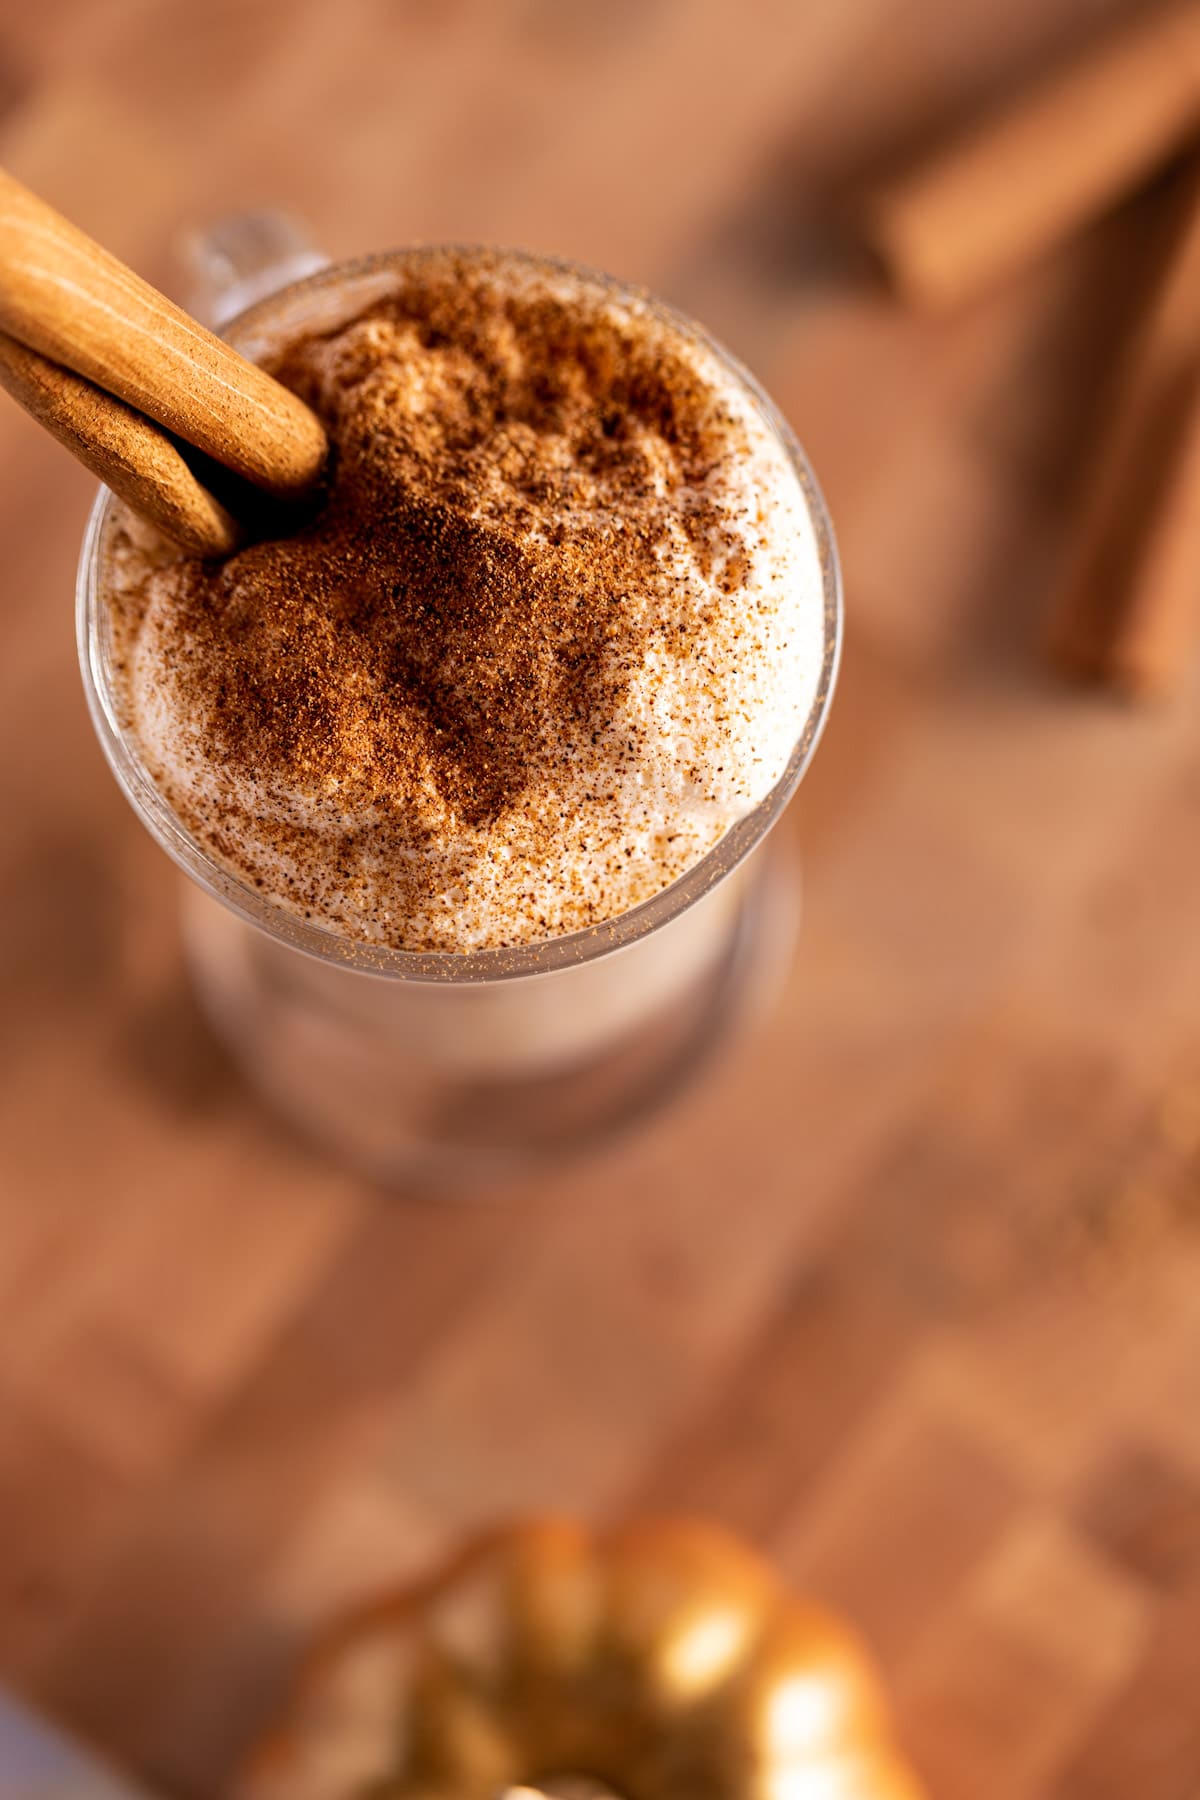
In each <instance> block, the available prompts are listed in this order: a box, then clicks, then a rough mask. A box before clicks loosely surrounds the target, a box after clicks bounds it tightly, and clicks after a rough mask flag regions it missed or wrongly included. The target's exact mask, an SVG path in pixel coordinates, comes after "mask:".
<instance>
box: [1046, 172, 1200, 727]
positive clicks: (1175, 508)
mask: <svg viewBox="0 0 1200 1800" xmlns="http://www.w3.org/2000/svg"><path fill="white" fill-rule="evenodd" d="M1198 623H1200V159H1198V160H1197V163H1196V165H1195V166H1194V167H1193V168H1192V169H1191V170H1189V172H1188V176H1187V179H1186V182H1185V184H1184V189H1183V193H1182V195H1181V198H1180V210H1179V217H1178V220H1177V224H1176V229H1175V233H1174V237H1173V240H1172V245H1171V249H1170V254H1169V256H1168V259H1167V261H1166V264H1165V266H1164V270H1163V273H1162V275H1161V277H1160V279H1159V282H1158V284H1157V286H1156V288H1155V290H1154V293H1153V294H1152V296H1151V300H1150V303H1149V305H1148V307H1147V308H1146V310H1145V312H1144V314H1143V316H1142V318H1141V319H1140V320H1139V322H1138V324H1137V326H1136V327H1135V332H1134V337H1133V341H1132V343H1131V345H1130V348H1129V351H1128V353H1127V356H1126V358H1125V361H1124V365H1123V367H1122V369H1121V370H1120V372H1119V374H1118V377H1117V384H1116V387H1115V390H1114V394H1113V400H1112V404H1111V410H1110V412H1109V416H1108V420H1107V423H1106V425H1105V426H1104V428H1103V429H1102V432H1101V436H1100V439H1099V441H1098V443H1097V445H1096V448H1095V452H1094V457H1093V461H1092V465H1091V468H1090V470H1089V472H1088V474H1087V477H1086V480H1085V484H1084V490H1083V494H1082V496H1081V501H1080V505H1079V510H1078V513H1077V514H1076V517H1075V521H1074V524H1073V527H1072V530H1071V533H1070V537H1069V541H1068V546H1067V551H1066V555H1065V559H1064V569H1063V577H1062V582H1061V585H1060V588H1059V592H1058V594H1057V597H1056V600H1055V604H1054V609H1053V615H1052V622H1051V628H1050V633H1049V640H1048V648H1049V653H1050V656H1051V659H1052V660H1053V662H1054V663H1055V664H1056V665H1057V666H1058V667H1059V668H1060V669H1062V670H1064V671H1065V672H1068V673H1071V674H1074V675H1077V676H1082V677H1084V678H1088V679H1092V680H1096V681H1102V682H1106V683H1108V684H1109V685H1111V686H1113V687H1115V688H1118V689H1120V690H1122V691H1124V692H1126V693H1131V694H1143V695H1153V694H1156V693H1162V692H1164V691H1165V690H1166V689H1168V688H1169V687H1170V686H1171V684H1172V683H1173V681H1174V680H1175V679H1176V678H1177V677H1178V676H1179V675H1180V674H1181V673H1182V670H1183V665H1184V658H1185V654H1186V650H1187V645H1188V640H1189V636H1190V634H1191V632H1192V631H1193V629H1194V628H1195V626H1196V625H1197V624H1198Z"/></svg>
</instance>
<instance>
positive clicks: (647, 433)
mask: <svg viewBox="0 0 1200 1800" xmlns="http://www.w3.org/2000/svg"><path fill="white" fill-rule="evenodd" d="M358 323H359V325H360V327H363V328H365V329H363V330H362V331H360V333H359V334H358V335H357V338H356V340H355V342H354V347H353V349H352V351H351V353H350V354H349V355H347V356H346V357H345V358H344V359H342V360H341V362H340V364H339V366H338V368H337V372H336V376H335V378H334V381H333V383H332V384H331V383H330V382H329V380H328V378H327V377H326V376H324V371H323V369H322V367H321V364H322V358H321V350H322V348H323V342H322V340H321V339H309V340H305V341H303V342H301V343H299V344H296V345H294V346H293V347H292V348H291V349H290V350H289V351H288V352H287V353H286V354H285V355H283V356H282V357H280V358H279V359H278V360H277V361H276V362H275V363H274V364H273V365H272V366H271V372H272V373H273V374H275V375H276V376H277V377H278V378H279V379H280V380H282V381H283V382H284V383H285V384H286V385H287V386H289V387H291V388H292V389H293V390H295V391H296V392H297V393H300V394H301V395H303V397H304V398H305V399H306V400H307V401H308V402H309V404H310V405H311V406H312V407H313V408H314V410H315V411H316V412H317V414H318V416H319V417H320V418H321V420H322V422H323V423H324V425H325V426H326V429H327V430H328V432H329V434H330V437H331V440H332V443H333V445H334V456H335V461H334V466H333V476H332V483H331V491H330V496H329V501H328V504H327V505H326V506H325V507H324V509H323V510H322V512H321V514H320V515H319V517H318V518H317V519H316V520H315V521H314V523H312V524H311V525H310V526H308V527H307V529H305V530H302V531H301V532H299V533H297V534H296V535H295V536H293V537H291V538H289V539H286V540H281V541H273V542H269V543H264V544H257V545H254V546H253V547H251V548H250V549H247V550H244V551H242V552H241V553H240V554H238V555H235V556H232V557H229V558H228V559H227V560H226V561H225V562H224V563H223V564H220V565H216V566H214V565H213V564H211V563H204V562H198V561H192V562H187V563H184V564H181V565H180V566H179V568H178V570H177V572H176V573H175V575H174V579H175V580H176V581H177V582H178V585H179V593H178V598H179V602H180V605H181V607H182V608H183V609H184V612H185V614H186V620H187V626H188V629H189V631H190V632H191V633H192V635H193V637H194V641H195V643H196V644H197V646H205V647H206V648H209V649H211V652H212V655H213V657H214V658H216V659H219V662H220V666H221V681H220V689H219V693H218V695H217V703H216V705H215V707H214V708H213V709H212V712H211V714H210V717H211V718H212V721H213V724H214V727H215V728H216V730H217V732H218V734H219V742H218V744H216V745H215V746H214V749H215V750H216V751H217V752H218V754H219V755H220V756H221V757H222V758H223V759H225V760H226V761H227V762H228V763H229V764H230V765H231V766H233V767H244V768H247V769H250V768H253V770H254V771H255V772H256V773H257V774H259V775H261V774H262V773H263V772H264V771H268V770H270V771H274V772H279V773H283V772H288V771H293V770H296V771H299V772H301V773H302V775H303V777H304V781H305V784H306V785H307V784H311V783H316V784H320V785H328V784H331V783H337V784H338V786H339V788H341V789H343V790H348V789H354V790H358V791H359V792H361V791H362V790H364V789H366V790H369V793H370V795H371V797H372V798H374V799H379V798H380V797H383V796H386V795H387V794H389V793H394V792H404V791H406V790H407V789H409V788H410V787H411V786H412V784H414V783H425V782H428V783H432V784H433V786H434V787H435V788H436V790H437V792H438V794H439V796H440V798H441V799H442V800H443V801H444V802H445V804H446V805H447V806H448V807H449V808H450V809H451V810H452V812H453V813H454V814H455V816H456V817H459V818H461V819H463V820H464V821H466V822H468V823H470V824H479V823H481V822H483V821H486V820H488V819H491V818H494V817H495V816H496V815H497V814H498V813H499V811H500V810H501V809H502V808H504V807H506V806H509V805H511V804H513V803H514V801H516V800H517V799H518V798H519V796H520V794H521V791H522V789H523V788H524V786H525V784H526V782H527V781H528V779H529V778H530V774H531V771H534V770H535V769H540V768H542V767H543V766H544V764H545V761H546V760H547V759H551V760H553V759H556V758H561V757H563V756H571V755H573V754H575V753H576V751H577V747H578V745H579V743H580V741H581V740H582V741H584V742H586V740H587V735H588V731H589V726H590V721H591V720H593V719H594V718H604V717H607V716H608V715H609V714H610V713H611V709H612V707H613V704H614V702H615V699H616V697H617V694H618V693H619V691H620V688H621V685H622V677H623V672H624V670H623V660H624V655H625V653H627V652H628V651H629V649H630V648H636V646H631V645H630V644H628V643H627V642H625V641H623V639H624V638H625V636H626V630H627V617H626V609H625V607H624V604H623V603H624V601H625V599H626V596H627V595H628V594H629V593H630V591H631V590H634V591H637V590H640V589H643V588H644V587H645V585H646V581H647V577H648V575H652V574H653V572H654V570H653V567H652V565H653V559H654V555H655V549H656V546H657V545H658V543H659V542H660V541H661V538H662V536H663V533H664V531H665V530H666V529H667V521H668V520H669V519H671V518H675V519H678V520H680V521H681V522H682V524H683V527H684V529H685V531H686V532H687V534H688V537H689V539H690V540H691V542H692V544H693V546H694V548H696V549H698V550H699V551H700V552H701V553H702V554H703V555H705V556H706V557H708V556H710V550H709V546H710V543H711V541H712V538H713V535H714V532H715V531H716V529H717V528H718V526H719V524H720V515H719V512H718V510H717V509H716V508H715V507H714V506H707V507H706V506H705V505H704V504H703V502H702V501H699V500H696V499H694V498H693V500H692V503H691V504H690V505H689V506H688V507H687V508H686V509H681V510H679V511H675V510H674V508H672V507H670V506H669V505H668V506H664V505H663V501H664V500H667V501H668V502H669V501H670V499H671V497H672V495H673V494H674V493H675V492H676V491H677V490H678V489H680V488H681V487H682V486H686V487H688V488H689V489H692V490H693V494H694V492H695V490H696V489H697V486H698V484H699V483H701V482H702V481H703V478H704V475H705V473H706V472H707V470H708V469H709V468H710V467H711V465H712V463H713V461H714V460H715V458H716V456H717V455H718V454H719V453H720V451H721V449H722V447H723V446H724V445H725V443H726V442H727V438H728V422H727V421H726V420H724V419H722V418H721V417H720V416H719V415H718V416H716V417H714V400H713V394H712V390H711V388H709V387H707V386H706V385H705V384H704V383H702V382H701V381H700V380H699V379H698V377H697V376H696V374H695V372H694V370H693V369H692V368H691V367H690V366H689V365H688V364H687V363H686V362H685V361H684V360H683V359H682V358H680V357H675V358H672V357H671V356H670V355H669V354H664V352H663V347H662V344H661V342H658V341H654V340H650V341H647V339H646V338H645V337H644V336H639V335H638V334H636V333H634V332H631V331H628V330H622V329H621V328H619V327H618V326H617V325H616V324H615V323H614V322H613V321H612V319H611V318H606V317H603V316H598V315H592V316H590V317H589V316H588V315H586V314H584V315H581V313H580V311H579V309H578V307H577V306H572V305H570V304H568V303H567V302H566V301H564V300H561V299H558V298H555V297H554V296H552V295H549V294H546V293H544V292H541V293H533V294H528V295H520V294H514V293H512V292H505V291H504V290H501V289H497V288H496V287H495V286H493V285H491V284H490V283H489V282H488V281H487V280H486V279H481V278H480V271H479V269H478V268H477V266H475V265H474V264H471V263H467V264H462V263H460V264H458V265H453V264H452V265H451V266H450V267H446V266H445V265H444V264H443V265H441V266H439V267H437V268H436V269H434V270H431V271H430V272H429V273H428V275H427V277H426V278H425V279H424V280H417V281H413V282H412V283H411V284H409V285H408V286H407V288H406V289H405V291H404V292H403V294H402V295H399V296H397V297H396V298H395V299H392V300H389V301H387V302H385V303H384V304H382V305H380V306H378V307H376V308H374V309H373V310H372V312H371V313H370V314H369V315H367V316H366V317H365V318H363V319H362V320H360V321H359V322H358ZM406 327H408V328H409V331H408V334H406V331H405V328H406ZM406 335H411V336H414V337H415V339H416V341H417V342H418V343H419V344H420V345H421V346H422V347H423V348H425V349H431V348H440V349H442V350H443V351H444V352H445V362H446V365H447V368H448V379H447V380H446V381H445V382H444V383H443V385H442V386H441V388H440V389H439V392H438V394H437V400H436V406H431V407H428V408H426V409H425V410H423V411H421V412H420V413H416V414H414V413H413V412H411V411H409V410H406V409H402V408H398V407H396V406H394V405H392V404H390V401H391V400H392V399H393V398H394V396H393V395H392V393H391V391H390V390H391V384H390V383H389V381H388V379H387V376H388V372H389V369H390V368H392V367H393V366H394V367H396V368H397V369H402V365H403V360H404V357H405V342H406ZM637 427H641V428H642V430H641V431H640V432H639V431H638V430H637V429H636V428H637ZM662 446H668V447H669V449H670V452H671V454H670V456H669V457H668V456H664V455H663V454H661V448H662ZM656 452H657V454H656ZM493 465H495V466H498V467H499V469H500V470H501V472H502V473H503V476H504V478H505V482H506V484H507V487H508V488H509V489H510V490H511V489H515V490H516V492H517V493H518V494H519V495H520V496H522V497H523V498H524V499H525V500H526V501H527V503H528V510H527V511H526V512H525V513H524V515H523V516H522V514H521V513H517V515H516V516H515V517H514V515H513V510H512V507H511V501H510V499H509V497H508V494H505V496H504V497H503V498H502V500H501V501H500V503H499V504H496V503H493V505H492V506H491V507H489V505H488V495H489V488H490V486H491V481H490V479H489V476H490V468H491V466H493ZM664 490H665V491H664ZM481 501H482V503H483V504H482V506H481ZM648 502H649V504H648ZM614 516H615V517H618V518H621V519H623V521H624V524H623V526H622V528H621V529H614V525H613V518H614ZM568 520H569V521H570V523H569V524H568V523H567V521H568ZM535 522H536V523H540V524H541V525H542V527H543V529H542V531H541V532H540V533H539V532H536V531H530V530H529V526H530V525H531V524H534V523H535ZM523 525H524V526H525V530H524V531H522V529H521V527H522V526H523ZM731 549H732V550H733V554H731V555H730V556H729V558H728V567H727V568H726V570H724V571H723V576H722V580H723V584H725V583H731V584H732V585H733V586H734V587H735V588H736V585H737V580H738V574H737V546H736V545H732V546H731ZM205 660H206V662H207V658H206V659H205ZM206 678H207V670H206ZM634 753H636V751H635V747H632V746H631V754H634ZM350 798H351V795H350V793H349V792H347V799H350Z"/></svg>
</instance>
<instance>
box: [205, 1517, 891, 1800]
mask: <svg viewBox="0 0 1200 1800" xmlns="http://www.w3.org/2000/svg"><path fill="white" fill-rule="evenodd" d="M565 1776H575V1777H584V1778H586V1779H588V1780H590V1781H593V1782H597V1783H599V1784H601V1786H602V1787H604V1788H607V1789H609V1790H611V1792H612V1793H613V1794H615V1795H617V1796H620V1797H622V1800H919V1795H920V1790H919V1788H918V1786H917V1784H916V1782H915V1781H914V1779H913V1777H912V1776H911V1775H910V1774H909V1773H908V1771H907V1770H906V1768H905V1767H904V1765H903V1763H902V1762H901V1761H900V1760H899V1758H898V1757H897V1756H896V1754H895V1753H894V1751H893V1750H892V1749H891V1747H890V1746H889V1744H888V1741H887V1737H886V1734H885V1728H884V1714H883V1707H882V1703H881V1700H880V1697H879V1693H878V1690H877V1688H876V1685H875V1681H874V1678H873V1676H872V1675H871V1672H870V1669H869V1667H868V1665H867V1662H866V1660H865V1658H864V1656H863V1653H862V1651H861V1650H860V1648H859V1647H858V1644H857V1643H856V1642H855V1640H854V1638H853V1637H852V1636H851V1635H850V1634H849V1633H848V1632H847V1631H846V1630H845V1628H844V1627H843V1626H842V1625H840V1624H839V1623H838V1622H837V1621H836V1620H834V1619H831V1618H830V1617H828V1616H827V1615H826V1614H824V1613H822V1612H819V1611H817V1610H816V1609H815V1608H813V1607H811V1606H808V1605H806V1604H803V1603H800V1602H797V1601H795V1600H793V1599H791V1598H789V1597H788V1596H787V1595H786V1594H784V1593H783V1592H781V1590H780V1588H779V1585H778V1583H777V1580H776V1578H775V1576H774V1574H773V1572H772V1570H771V1569H770V1567H769V1566H768V1565H767V1564H766V1563H764V1562H763V1561H761V1560H760V1558H758V1557H757V1556H755V1555H754V1554H753V1553H752V1552H751V1551H749V1550H748V1549H746V1548H745V1547H744V1546H743V1545H742V1544H740V1543H739V1542H738V1541H737V1540H736V1539H734V1538H731V1537H729V1536H728V1535H727V1534H726V1533H724V1532H722V1531H718V1530H716V1529H714V1528H713V1527H711V1526H708V1525H700V1524H695V1523H692V1522H687V1521H664V1522H652V1523H645V1524H635V1525H629V1526H625V1527H623V1528H621V1529H619V1530H616V1531H613V1532H611V1533H608V1534H607V1535H604V1536H594V1535H592V1534H590V1533H589V1532H587V1531H585V1530H583V1529H582V1528H580V1527H578V1526H576V1525H572V1524H568V1523H565V1522H562V1521H549V1520H547V1521H539V1522H536V1523H531V1524H523V1525H517V1526H514V1527H512V1528H510V1529H508V1530H504V1531H499V1532H496V1533H495V1534H494V1535H492V1536H490V1537H488V1538H486V1539H484V1540H482V1541H481V1542H479V1543H477V1544H475V1545H474V1546H473V1547H472V1548H471V1549H469V1550H468V1551H467V1552H466V1554H465V1555H463V1556H461V1557H460V1558H459V1559H458V1560H457V1561H455V1562H454V1563H453V1564H452V1565H451V1566H450V1567H449V1568H448V1569H447V1570H445V1571H444V1572H442V1573H441V1574H439V1575H438V1576H437V1577H435V1578H434V1579H433V1580H432V1581H430V1582H428V1583H426V1584H425V1585H423V1586H421V1587H418V1588H414V1589H410V1590H408V1591H406V1592H404V1593H402V1594H399V1595H396V1596H393V1597H390V1598H388V1599H385V1600H382V1601H380V1602H378V1603H376V1604H374V1605H371V1606H367V1607H365V1608H363V1609H362V1610H360V1611H358V1612H356V1613H354V1614H352V1615H350V1616H349V1617H348V1618H346V1619H345V1620H343V1621H342V1622H341V1623H340V1624H338V1625H337V1626H335V1628H334V1629H333V1630H332V1631H331V1632H329V1633H328V1635H327V1636H326V1637H325V1638H324V1639H323V1640H322V1641H321V1642H320V1643H319V1644H318V1645H317V1646H316V1648H315V1650H314V1651H313V1653H312V1654H311V1655H310V1657H309V1658H308V1660H307V1662H306V1663H305V1666H304V1667H303V1669H302V1670H301V1672H300V1676H299V1679H298V1681H297V1684H296V1687H295V1690H294V1692H293V1695H292V1698H291V1702H290V1704H289V1705H288V1707H287V1708H286V1710H285V1714H284V1717H283V1719H282V1721H281V1723H280V1724H279V1725H278V1727H277V1728H276V1730H275V1731H274V1732H273V1733H272V1734H271V1736H270V1738H269V1739H268V1740H267V1741H266V1742H265V1743H264V1744H263V1745H262V1746H261V1748H260V1749H259V1751H258V1752H257V1754H256V1755H255V1756H254V1757H253V1758H252V1760H251V1763H250V1765H249V1767H248V1768H247V1770H246V1772H245V1774H244V1776H243V1778H242V1780H241V1782H240V1784H239V1785H238V1787H237V1790H236V1792H237V1796H238V1800H496V1796H497V1795H499V1794H500V1793H502V1792H503V1791H504V1790H505V1789H507V1788H512V1787H518V1786H526V1787H537V1786H538V1784H539V1783H543V1782H549V1783H553V1782H554V1780H555V1778H556V1777H557V1778H562V1777H565Z"/></svg>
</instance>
